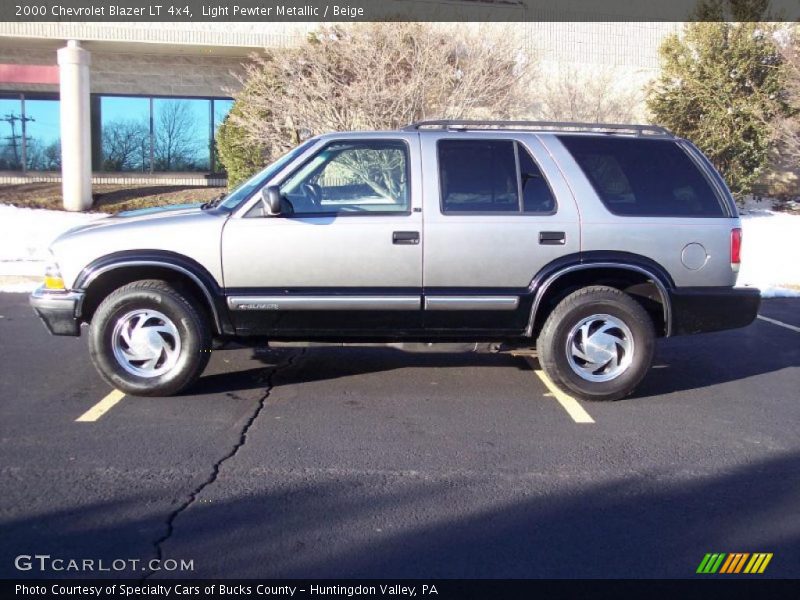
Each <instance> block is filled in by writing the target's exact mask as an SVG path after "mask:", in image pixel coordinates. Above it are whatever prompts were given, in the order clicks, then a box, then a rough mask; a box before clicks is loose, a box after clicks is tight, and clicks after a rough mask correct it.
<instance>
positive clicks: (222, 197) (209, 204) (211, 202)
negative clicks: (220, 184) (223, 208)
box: [200, 193, 228, 210]
mask: <svg viewBox="0 0 800 600" xmlns="http://www.w3.org/2000/svg"><path fill="white" fill-rule="evenodd" d="M227 197H228V194H225V193H222V194H220V195H219V196H217V197H216V198H214V199H213V200H209V201H208V202H205V203H203V204H201V205H200V208H202V209H203V210H208V209H209V208H215V207H217V206H219V204H220V202H222V201H223V200H225V198H227Z"/></svg>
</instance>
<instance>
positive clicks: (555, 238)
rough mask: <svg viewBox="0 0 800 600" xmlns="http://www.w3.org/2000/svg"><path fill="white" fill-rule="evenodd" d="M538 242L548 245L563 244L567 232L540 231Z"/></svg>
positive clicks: (565, 241) (565, 240)
mask: <svg viewBox="0 0 800 600" xmlns="http://www.w3.org/2000/svg"><path fill="white" fill-rule="evenodd" d="M539 243H540V244H543V245H548V246H563V245H564V244H566V243H567V234H566V233H564V232H563V231H540V232H539Z"/></svg>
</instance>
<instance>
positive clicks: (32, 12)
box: [0, 0, 800, 23]
mask: <svg viewBox="0 0 800 600" xmlns="http://www.w3.org/2000/svg"><path fill="white" fill-rule="evenodd" d="M765 5H766V8H764V6H765ZM798 17H800V2H798V0H764V1H760V0H759V1H752V0H750V1H748V0H633V1H632V0H342V1H341V2H328V1H320V0H306V1H296V2H295V1H281V0H233V1H232V2H231V1H228V0H217V1H216V2H214V1H208V0H174V1H170V0H115V1H106V0H3V1H2V2H1V3H0V21H19V22H53V21H66V22H80V21H94V22H102V21H122V22H148V21H149V22H158V21H160V22H176V23H191V22H214V21H223V22H224V21H237V22H347V21H461V22H468V21H469V22H478V21H486V22H492V21H494V22H523V21H536V22H538V21H574V22H581V21H583V22H636V21H697V20H709V21H722V20H726V21H797V20H798Z"/></svg>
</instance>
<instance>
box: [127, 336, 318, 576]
mask: <svg viewBox="0 0 800 600" xmlns="http://www.w3.org/2000/svg"><path fill="white" fill-rule="evenodd" d="M305 353H306V348H301V349H300V352H298V353H296V354H293V355H292V356H290V357H289V360H287V361H286V362H285V363H283V364H277V365H274V366H272V367H270V369H269V375H267V377H266V378H265V379H264V383H265V385H266V389H265V391H264V394H262V395H261V397H260V398H259V399H258V403H257V405H256V409H255V410H254V411H253V414H251V415H250V417H249V418H248V419H247V421H245V424H244V426H243V427H242V430H241V431H240V432H239V439H238V440H237V442H236V443H235V444H234V445H233V448H232V449H231V450H230V452H228V453H227V454H225V455H224V456H222V457H221V458H220V459H219V460H217V461H216V462H215V463H214V464H213V465H212V467H211V474H210V475H209V477H208V478H206V479H205V481H203V482H201V483H200V485H198V486H197V487H196V488H194V489H193V490H192V491H191V492H190V493H189V496H188V497H187V498H186V500H185V501H184V502H183V503H182V504H181V505H180V506H178V508H176V509H175V510H173V511H172V512H171V513H170V514H169V516H168V517H167V532H166V533H165V534H164V535H163V536H161V537H160V538H159V539H158V540H156V541H155V543H154V546H155V549H156V559H157V560H158V561H159V563H161V562H162V561H163V558H164V555H163V545H164V544H165V543H166V542H167V541H168V540H169V539H170V538H171V537H172V534H173V533H174V532H175V520H176V519H177V518H178V517H179V516H180V515H181V513H183V512H184V511H185V510H186V509H188V508H189V507H190V506H191V505H192V504H194V502H195V500H197V497H198V496H199V495H200V493H201V492H202V491H203V490H204V489H206V488H207V487H208V486H210V485H211V484H213V483H214V482H215V481H216V480H217V478H218V477H219V473H220V469H221V468H222V465H223V464H224V463H225V462H227V461H228V460H230V459H232V458H233V457H235V456H236V455H237V454H238V452H239V450H241V449H242V447H243V446H244V445H245V443H246V442H247V434H248V433H249V432H250V428H251V427H252V425H253V423H255V421H256V419H257V418H258V416H259V415H260V414H261V412H262V411H263V410H264V407H265V406H266V403H267V399H268V398H269V397H270V394H271V393H272V388H273V387H274V383H273V381H274V378H275V376H276V375H277V374H278V373H279V372H281V371H283V370H286V369H289V368H291V367H292V366H294V365H295V364H296V363H297V361H298V360H299V359H300V358H302V357H303V355H304V354H305ZM157 572H158V571H154V570H150V569H149V568H148V573H147V574H146V575H145V576H144V577H142V579H141V581H146V580H147V579H149V578H150V577H151V576H153V575H154V574H155V573H157Z"/></svg>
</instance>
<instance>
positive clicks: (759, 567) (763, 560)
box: [744, 552, 772, 573]
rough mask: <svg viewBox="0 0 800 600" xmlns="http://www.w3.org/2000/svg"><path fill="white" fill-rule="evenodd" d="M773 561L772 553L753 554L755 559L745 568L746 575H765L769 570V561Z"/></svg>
mask: <svg viewBox="0 0 800 600" xmlns="http://www.w3.org/2000/svg"><path fill="white" fill-rule="evenodd" d="M771 560H772V553H771V552H770V553H765V552H759V553H756V554H753V558H751V559H750V562H749V563H747V566H746V567H745V568H744V572H745V573H763V572H764V569H766V568H767V565H768V564H769V561H771Z"/></svg>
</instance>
